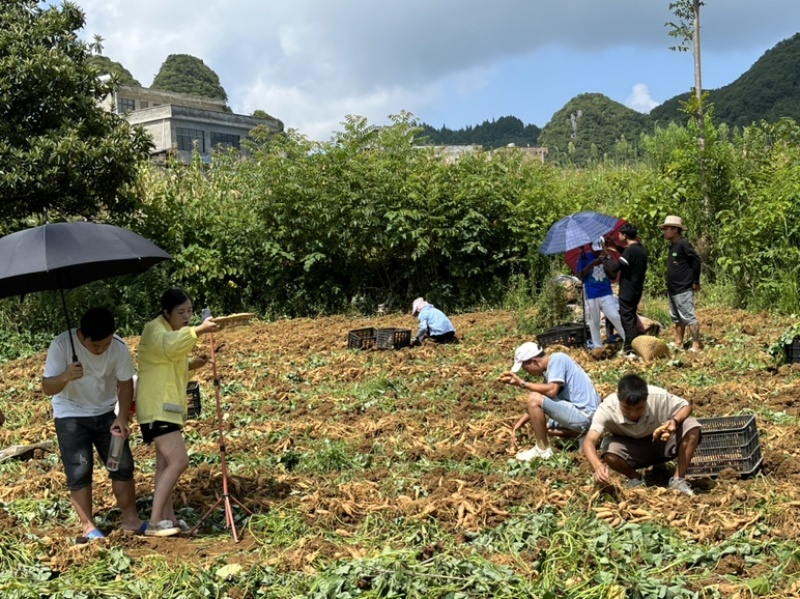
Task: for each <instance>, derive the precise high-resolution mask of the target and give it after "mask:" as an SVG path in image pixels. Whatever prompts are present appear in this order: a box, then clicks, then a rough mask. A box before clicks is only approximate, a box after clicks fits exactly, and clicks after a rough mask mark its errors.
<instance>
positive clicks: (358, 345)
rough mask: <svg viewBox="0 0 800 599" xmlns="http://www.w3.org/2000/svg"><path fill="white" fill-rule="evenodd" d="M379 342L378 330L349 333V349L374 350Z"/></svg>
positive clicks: (358, 330) (359, 330)
mask: <svg viewBox="0 0 800 599" xmlns="http://www.w3.org/2000/svg"><path fill="white" fill-rule="evenodd" d="M377 341H378V337H377V329H374V328H372V327H370V328H367V329H356V330H354V331H350V332H349V333H347V349H372V348H374V347H375V346H376V344H377Z"/></svg>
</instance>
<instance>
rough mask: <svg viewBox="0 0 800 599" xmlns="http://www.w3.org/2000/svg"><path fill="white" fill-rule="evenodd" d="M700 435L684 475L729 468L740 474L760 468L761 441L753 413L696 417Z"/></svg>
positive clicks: (713, 473)
mask: <svg viewBox="0 0 800 599" xmlns="http://www.w3.org/2000/svg"><path fill="white" fill-rule="evenodd" d="M697 420H698V421H699V422H700V424H701V425H702V426H703V438H702V440H701V441H700V445H698V446H697V451H696V452H695V454H694V458H692V462H691V464H689V469H688V471H687V473H686V475H687V476H712V477H713V476H717V475H718V474H719V473H720V472H722V471H723V470H725V469H727V468H732V469H733V470H735V471H736V472H737V473H739V474H740V475H741V476H747V475H748V474H752V473H753V472H755V471H756V470H758V469H759V468H760V467H761V463H762V462H763V461H764V458H763V457H762V455H761V442H760V441H759V438H758V429H757V428H756V417H755V416H754V415H753V414H743V415H741V416H722V417H718V418H698V419H697Z"/></svg>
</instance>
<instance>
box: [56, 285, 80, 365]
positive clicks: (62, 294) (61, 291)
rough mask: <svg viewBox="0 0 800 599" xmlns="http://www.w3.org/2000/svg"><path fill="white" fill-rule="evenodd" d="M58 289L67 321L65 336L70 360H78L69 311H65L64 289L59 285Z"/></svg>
mask: <svg viewBox="0 0 800 599" xmlns="http://www.w3.org/2000/svg"><path fill="white" fill-rule="evenodd" d="M58 291H59V292H60V293H61V305H62V306H63V307H64V319H65V320H66V321H67V336H68V337H69V346H70V348H71V349H72V361H73V362H77V361H78V354H76V353H75V341H74V340H73V339H72V326H70V324H69V312H68V311H67V300H65V299H64V290H63V289H62V288H61V287H59V288H58Z"/></svg>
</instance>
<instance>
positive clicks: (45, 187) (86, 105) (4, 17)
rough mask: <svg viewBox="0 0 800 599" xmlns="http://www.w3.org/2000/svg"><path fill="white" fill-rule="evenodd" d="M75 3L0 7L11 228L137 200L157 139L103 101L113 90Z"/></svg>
mask: <svg viewBox="0 0 800 599" xmlns="http://www.w3.org/2000/svg"><path fill="white" fill-rule="evenodd" d="M83 25H84V14H83V12H82V11H81V10H80V9H79V8H78V6H76V5H75V4H73V3H71V2H64V3H63V4H62V5H61V6H58V7H56V6H46V7H42V6H40V3H39V2H37V1H36V0H5V1H4V2H3V3H2V4H0V203H2V205H3V210H4V216H5V217H6V219H7V220H6V221H5V222H6V226H7V227H13V226H14V225H13V224H12V223H11V222H10V221H12V220H13V219H18V218H23V217H26V216H29V215H33V214H37V213H42V212H45V211H57V212H60V213H62V214H64V215H80V216H95V215H96V214H97V213H98V212H99V211H101V210H108V211H109V212H112V213H115V212H116V213H119V212H126V211H128V210H130V209H132V207H133V206H134V205H135V194H134V191H133V188H132V185H133V183H134V182H135V180H136V173H137V162H138V161H139V160H145V159H147V157H148V153H149V148H150V141H149V139H148V138H147V137H146V136H145V134H144V133H143V132H142V131H140V130H132V129H131V127H130V126H129V125H128V123H127V122H126V121H125V120H124V119H123V118H121V117H120V116H118V115H115V114H112V113H110V112H106V111H105V110H103V109H102V108H101V107H100V106H99V104H98V102H99V101H100V100H101V99H102V98H104V97H105V96H106V95H108V94H109V93H110V92H111V91H112V89H113V88H112V84H111V83H110V82H103V81H100V80H99V79H98V75H99V74H100V73H99V72H98V70H97V69H96V68H95V67H93V66H92V65H91V52H90V48H89V45H88V44H86V43H84V42H82V41H81V40H80V39H79V38H78V35H77V33H76V32H77V31H78V30H80V29H81V28H82V27H83Z"/></svg>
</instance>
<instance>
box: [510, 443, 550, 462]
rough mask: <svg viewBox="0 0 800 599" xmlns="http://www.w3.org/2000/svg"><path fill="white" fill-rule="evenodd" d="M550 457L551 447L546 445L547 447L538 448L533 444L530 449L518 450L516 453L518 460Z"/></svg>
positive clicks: (524, 460) (546, 458)
mask: <svg viewBox="0 0 800 599" xmlns="http://www.w3.org/2000/svg"><path fill="white" fill-rule="evenodd" d="M552 457H553V448H552V447H548V448H547V449H539V448H538V447H536V446H533V447H532V448H531V449H528V450H526V451H520V452H519V453H518V454H517V459H518V460H519V461H520V462H530V461H531V460H534V459H540V460H549V459H550V458H552Z"/></svg>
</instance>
